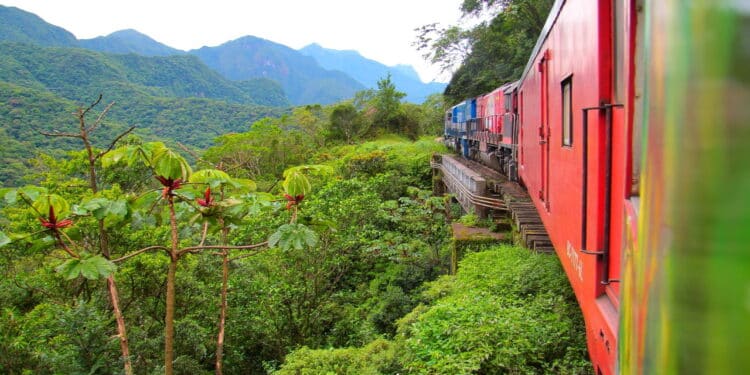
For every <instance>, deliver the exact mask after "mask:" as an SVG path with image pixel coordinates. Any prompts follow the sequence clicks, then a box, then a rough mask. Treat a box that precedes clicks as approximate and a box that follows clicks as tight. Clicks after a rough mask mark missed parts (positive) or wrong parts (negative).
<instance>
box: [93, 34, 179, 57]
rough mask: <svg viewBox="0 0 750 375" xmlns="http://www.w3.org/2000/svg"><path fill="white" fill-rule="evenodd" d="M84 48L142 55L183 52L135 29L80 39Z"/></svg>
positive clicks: (164, 54)
mask: <svg viewBox="0 0 750 375" xmlns="http://www.w3.org/2000/svg"><path fill="white" fill-rule="evenodd" d="M80 44H81V46H82V47H84V48H88V49H92V50H95V51H99V52H109V53H137V54H140V55H144V56H169V55H178V54H183V53H185V51H181V50H178V49H175V48H172V47H169V46H167V45H166V44H162V43H159V42H157V41H156V40H154V39H153V38H151V37H150V36H148V35H146V34H144V33H141V32H140V31H138V30H135V29H124V30H118V31H115V32H113V33H111V34H109V35H107V36H99V37H96V38H93V39H81V40H80Z"/></svg>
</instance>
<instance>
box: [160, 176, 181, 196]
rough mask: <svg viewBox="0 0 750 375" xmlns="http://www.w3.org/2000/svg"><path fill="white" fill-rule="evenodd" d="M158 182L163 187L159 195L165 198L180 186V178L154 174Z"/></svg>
mask: <svg viewBox="0 0 750 375" xmlns="http://www.w3.org/2000/svg"><path fill="white" fill-rule="evenodd" d="M154 178H156V179H157V180H159V182H161V184H162V186H164V189H162V191H161V196H162V197H163V198H164V199H166V198H167V197H169V196H171V195H172V192H173V191H175V190H177V189H179V188H180V187H181V186H182V179H181V178H177V179H172V178H164V177H163V176H154Z"/></svg>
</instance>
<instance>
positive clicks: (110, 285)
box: [42, 94, 135, 375]
mask: <svg viewBox="0 0 750 375" xmlns="http://www.w3.org/2000/svg"><path fill="white" fill-rule="evenodd" d="M101 100H102V95H101V94H100V95H99V97H98V98H97V99H96V100H95V101H94V102H93V103H91V105H89V106H88V107H87V108H82V107H79V108H78V109H77V110H76V112H75V116H76V119H77V120H78V133H62V132H52V133H50V132H42V134H44V135H46V136H49V137H64V138H76V139H80V140H81V142H82V143H83V147H84V150H85V151H86V156H87V159H88V183H89V189H91V193H93V194H96V193H98V192H99V180H98V178H97V165H98V163H99V160H100V159H101V158H102V157H104V156H105V155H107V153H108V152H109V151H111V150H112V148H113V147H114V146H115V144H117V142H118V141H119V140H120V139H121V138H122V137H124V136H125V135H127V134H128V133H130V132H131V131H133V129H135V127H130V128H128V129H127V130H126V131H124V132H123V133H120V134H119V135H118V136H117V137H115V139H114V140H113V141H112V142H111V143H110V145H109V147H108V148H107V149H106V150H104V151H97V150H95V149H94V147H93V146H92V144H91V138H90V137H91V133H93V132H94V131H96V129H97V128H98V127H99V126H100V125H101V124H102V121H103V120H104V117H105V116H106V115H107V112H109V110H110V108H112V106H113V105H114V102H112V103H110V104H109V105H108V106H107V107H105V108H104V110H103V111H102V112H101V114H99V116H98V117H97V118H96V120H95V121H94V123H93V124H91V123H89V124H87V123H86V115H87V114H88V113H89V112H90V111H91V110H92V109H94V107H96V106H97V105H98V104H99V103H100V102H101ZM49 207H50V208H49V209H50V212H49V219H50V220H52V218H53V216H54V212H53V208H54V207H53V206H52V205H50V206H49ZM97 219H98V220H97V221H98V227H99V251H98V253H100V254H101V255H102V256H103V257H104V259H106V260H107V261H108V260H109V259H110V247H109V234H108V233H107V229H106V227H105V223H104V218H103V217H101V218H97ZM51 229H54V228H51ZM55 233H58V232H55ZM58 242H59V244H60V245H61V246H63V245H64V241H62V240H61V239H60V240H59V241H58ZM71 255H72V254H71ZM102 264H106V263H102ZM104 276H106V278H107V289H108V291H109V295H110V302H111V303H112V312H113V314H114V315H115V321H116V322H117V336H118V338H119V340H120V350H121V351H122V359H123V367H124V370H125V374H126V375H131V374H132V373H133V365H132V363H131V360H130V348H129V345H128V335H127V330H126V328H125V319H124V318H123V316H122V311H121V310H120V297H119V292H118V290H117V283H116V282H115V278H114V275H112V273H109V274H107V275H104Z"/></svg>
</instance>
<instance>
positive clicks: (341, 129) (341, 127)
mask: <svg viewBox="0 0 750 375" xmlns="http://www.w3.org/2000/svg"><path fill="white" fill-rule="evenodd" d="M368 129H369V127H368V126H367V123H366V122H365V121H364V119H363V118H362V116H360V114H359V112H357V108H356V107H354V104H352V103H341V104H337V105H336V106H334V107H333V110H332V111H331V117H330V137H331V139H334V140H342V141H344V143H352V142H353V141H354V140H356V139H358V138H359V137H361V136H362V135H364V134H365V133H366V132H367V130H368Z"/></svg>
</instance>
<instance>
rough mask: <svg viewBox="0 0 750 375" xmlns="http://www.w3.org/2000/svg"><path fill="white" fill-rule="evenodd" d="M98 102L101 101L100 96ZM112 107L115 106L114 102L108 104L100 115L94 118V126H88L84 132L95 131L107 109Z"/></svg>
mask: <svg viewBox="0 0 750 375" xmlns="http://www.w3.org/2000/svg"><path fill="white" fill-rule="evenodd" d="M99 100H101V95H100V96H99ZM113 105H115V102H112V103H109V105H108V106H107V107H105V108H104V110H103V111H102V113H100V114H99V116H98V117H97V118H96V121H94V124H93V125H91V126H89V127H88V128H87V129H86V131H87V132H89V133H90V132H93V131H94V130H96V128H98V127H99V125H101V123H102V120H103V119H104V116H106V115H107V112H109V109H110V108H112V106H113Z"/></svg>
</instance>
